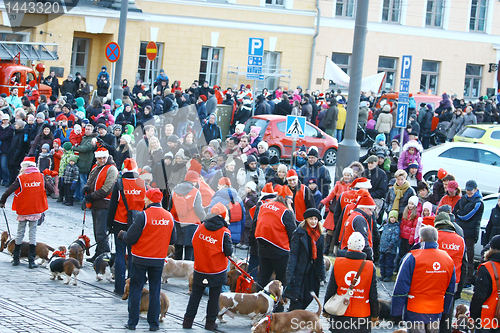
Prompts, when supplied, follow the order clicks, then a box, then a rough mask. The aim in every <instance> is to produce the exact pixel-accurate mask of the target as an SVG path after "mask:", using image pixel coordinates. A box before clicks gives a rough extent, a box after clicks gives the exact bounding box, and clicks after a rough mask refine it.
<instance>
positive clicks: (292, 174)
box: [286, 169, 299, 179]
mask: <svg viewBox="0 0 500 333" xmlns="http://www.w3.org/2000/svg"><path fill="white" fill-rule="evenodd" d="M286 179H299V176H297V171H295V169H290V170H288V172H287V173H286Z"/></svg>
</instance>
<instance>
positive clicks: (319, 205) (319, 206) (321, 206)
mask: <svg viewBox="0 0 500 333" xmlns="http://www.w3.org/2000/svg"><path fill="white" fill-rule="evenodd" d="M323 207H325V205H324V204H323V203H322V202H320V203H319V204H318V207H317V208H318V210H322V209H323Z"/></svg>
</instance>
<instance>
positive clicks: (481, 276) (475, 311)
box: [470, 251, 500, 331]
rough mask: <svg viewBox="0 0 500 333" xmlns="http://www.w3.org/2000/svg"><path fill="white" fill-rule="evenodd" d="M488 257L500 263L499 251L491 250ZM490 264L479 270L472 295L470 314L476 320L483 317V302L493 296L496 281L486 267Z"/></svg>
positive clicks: (489, 259)
mask: <svg viewBox="0 0 500 333" xmlns="http://www.w3.org/2000/svg"><path fill="white" fill-rule="evenodd" d="M486 259H487V260H488V261H493V262H496V263H500V253H498V252H497V251H494V252H491V253H489V254H488V256H487V258H486ZM489 265H490V264H487V265H486V266H485V265H482V266H480V267H479V269H478V271H477V278H476V283H475V284H474V294H473V295H472V300H471V302H470V316H471V318H472V319H474V322H477V321H476V320H478V319H480V318H481V311H482V310H483V304H484V303H485V302H486V300H487V299H488V298H490V296H492V292H493V284H494V283H495V282H494V281H493V280H492V278H491V274H490V273H489V272H488V269H487V268H486V267H487V266H489ZM495 320H496V319H495ZM486 331H494V330H486Z"/></svg>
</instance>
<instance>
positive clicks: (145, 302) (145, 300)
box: [122, 279, 170, 321]
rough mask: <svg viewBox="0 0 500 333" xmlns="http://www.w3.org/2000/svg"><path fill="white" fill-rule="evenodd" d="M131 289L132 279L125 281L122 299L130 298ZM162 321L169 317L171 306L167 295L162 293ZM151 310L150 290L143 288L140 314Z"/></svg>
mask: <svg viewBox="0 0 500 333" xmlns="http://www.w3.org/2000/svg"><path fill="white" fill-rule="evenodd" d="M129 289H130V279H127V280H126V281H125V292H124V293H123V296H122V299H123V300H126V299H127V298H128V294H129ZM160 306H161V307H160V321H163V318H165V316H166V315H167V311H168V308H169V306H170V301H169V300H168V297H167V295H166V294H165V293H164V292H163V291H161V292H160ZM148 309H149V290H147V289H146V288H142V294H141V308H140V310H139V311H140V312H148Z"/></svg>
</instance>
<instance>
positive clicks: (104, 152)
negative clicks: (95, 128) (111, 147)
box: [94, 147, 109, 158]
mask: <svg viewBox="0 0 500 333" xmlns="http://www.w3.org/2000/svg"><path fill="white" fill-rule="evenodd" d="M94 155H95V158H100V157H108V156H109V151H108V150H107V149H106V148H102V147H101V148H99V149H97V150H96V151H95V153H94Z"/></svg>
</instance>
